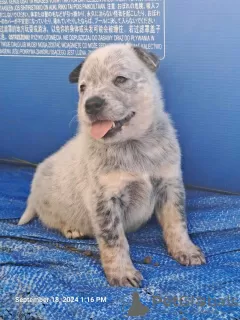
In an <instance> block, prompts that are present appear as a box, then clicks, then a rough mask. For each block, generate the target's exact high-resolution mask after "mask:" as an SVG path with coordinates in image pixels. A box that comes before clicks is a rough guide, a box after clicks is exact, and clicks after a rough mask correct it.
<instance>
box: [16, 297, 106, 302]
mask: <svg viewBox="0 0 240 320" xmlns="http://www.w3.org/2000/svg"><path fill="white" fill-rule="evenodd" d="M15 302H16V303H51V302H52V303H106V302H107V297H93V296H52V297H15Z"/></svg>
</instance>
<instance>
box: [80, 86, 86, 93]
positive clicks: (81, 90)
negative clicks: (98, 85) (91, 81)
mask: <svg viewBox="0 0 240 320" xmlns="http://www.w3.org/2000/svg"><path fill="white" fill-rule="evenodd" d="M85 90H86V85H85V84H81V85H80V92H81V93H83V92H84V91H85Z"/></svg>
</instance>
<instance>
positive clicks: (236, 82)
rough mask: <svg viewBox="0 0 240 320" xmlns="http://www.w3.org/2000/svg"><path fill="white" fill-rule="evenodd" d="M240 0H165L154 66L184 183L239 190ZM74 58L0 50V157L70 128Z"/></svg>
mask: <svg viewBox="0 0 240 320" xmlns="http://www.w3.org/2000/svg"><path fill="white" fill-rule="evenodd" d="M239 17H240V2H239V0H230V1H225V0H208V1H207V0H205V1H204V0H198V1H188V0H181V1H179V0H166V58H165V60H163V61H162V63H161V67H160V70H159V77H160V79H161V82H162V85H163V89H164V96H165V100H166V108H167V110H168V111H169V112H170V113H171V115H172V117H173V119H174V122H175V124H176V127H177V129H178V134H179V139H180V143H181V146H182V151H183V169H184V178H185V182H186V183H191V184H197V185H201V186H207V187H214V188H221V189H225V190H232V191H240V169H239V164H240V130H239V129H240V89H239V88H240V63H239V52H240V18H239ZM78 63H79V60H78V59H57V58H20V57H18V58H17V57H0V70H1V72H0V84H1V87H0V157H1V158H3V157H8V158H9V157H18V158H22V159H26V160H30V161H34V162H38V161H41V160H42V159H43V158H44V157H46V156H47V155H49V154H50V153H52V152H53V151H55V150H57V149H58V148H59V147H60V146H61V145H62V144H63V143H64V142H65V141H66V140H67V139H69V137H71V136H72V135H73V134H74V132H75V130H76V123H75V122H72V123H71V125H70V126H69V123H70V121H71V119H72V117H73V116H74V115H75V112H76V107H77V100H78V96H77V89H76V86H75V85H70V84H69V83H68V74H69V71H71V70H72V69H73V68H74V67H75V66H76V65H77V64H78Z"/></svg>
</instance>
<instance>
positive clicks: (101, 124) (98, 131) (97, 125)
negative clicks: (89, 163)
mask: <svg viewBox="0 0 240 320" xmlns="http://www.w3.org/2000/svg"><path fill="white" fill-rule="evenodd" d="M112 124H113V122H112V121H109V120H106V121H96V122H94V123H93V124H92V128H91V136H92V137H93V138H94V139H101V138H102V137H103V136H105V134H106V133H107V132H108V131H109V130H110V129H111V128H112Z"/></svg>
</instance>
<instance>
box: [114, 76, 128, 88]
mask: <svg viewBox="0 0 240 320" xmlns="http://www.w3.org/2000/svg"><path fill="white" fill-rule="evenodd" d="M127 81H128V79H127V78H125V77H122V76H118V77H116V79H115V80H114V84H115V86H118V85H120V84H123V83H125V82H127Z"/></svg>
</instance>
